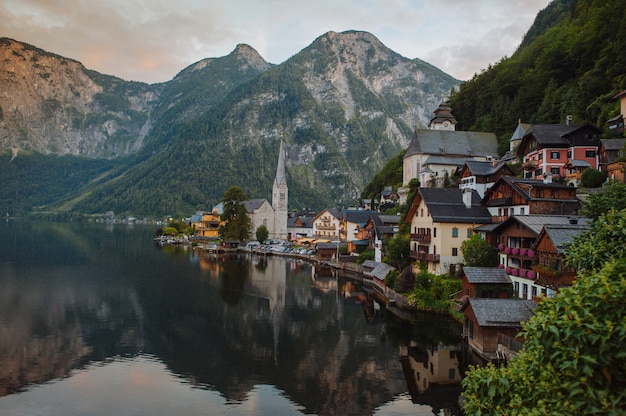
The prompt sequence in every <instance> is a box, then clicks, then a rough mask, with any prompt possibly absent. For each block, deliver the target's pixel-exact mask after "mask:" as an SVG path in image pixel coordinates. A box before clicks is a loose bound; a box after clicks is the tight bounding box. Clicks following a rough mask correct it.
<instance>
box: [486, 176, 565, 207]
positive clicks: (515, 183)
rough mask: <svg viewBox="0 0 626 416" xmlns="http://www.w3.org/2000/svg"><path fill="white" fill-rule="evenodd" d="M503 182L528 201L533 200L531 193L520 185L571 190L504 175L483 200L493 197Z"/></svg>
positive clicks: (555, 184) (553, 184)
mask: <svg viewBox="0 0 626 416" xmlns="http://www.w3.org/2000/svg"><path fill="white" fill-rule="evenodd" d="M501 182H506V183H507V184H508V185H509V186H510V187H511V188H512V189H513V191H514V192H516V193H517V194H519V195H521V196H522V197H523V198H525V199H526V200H529V199H531V197H530V195H529V194H528V192H529V191H528V190H527V189H523V188H522V187H521V186H519V185H527V188H554V189H564V188H571V187H570V186H567V185H563V184H559V183H553V182H550V183H546V182H544V181H543V180H541V179H526V178H517V177H514V176H508V175H504V176H501V177H500V178H498V180H497V181H496V183H495V184H494V185H493V186H492V187H491V188H489V189H487V191H486V192H485V195H484V196H483V199H484V200H485V201H486V200H487V199H488V197H489V195H491V194H492V193H493V192H494V191H495V190H497V189H498V187H499V186H500V183H501ZM533 199H547V198H536V197H535V198H533ZM566 201H573V199H572V200H569V199H568V200H566Z"/></svg>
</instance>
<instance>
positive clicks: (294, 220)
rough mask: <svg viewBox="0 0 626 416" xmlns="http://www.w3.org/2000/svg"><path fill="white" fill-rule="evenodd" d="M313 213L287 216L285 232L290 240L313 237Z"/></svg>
mask: <svg viewBox="0 0 626 416" xmlns="http://www.w3.org/2000/svg"><path fill="white" fill-rule="evenodd" d="M313 218H314V215H295V216H292V217H289V218H287V234H288V236H289V237H288V238H289V240H291V241H295V240H297V239H299V238H310V237H313Z"/></svg>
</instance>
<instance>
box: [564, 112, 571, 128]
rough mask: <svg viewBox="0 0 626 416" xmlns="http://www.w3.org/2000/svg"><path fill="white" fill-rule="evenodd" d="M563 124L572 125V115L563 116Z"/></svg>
mask: <svg viewBox="0 0 626 416" xmlns="http://www.w3.org/2000/svg"><path fill="white" fill-rule="evenodd" d="M565 125H566V126H567V127H572V115H571V114H568V115H566V116H565Z"/></svg>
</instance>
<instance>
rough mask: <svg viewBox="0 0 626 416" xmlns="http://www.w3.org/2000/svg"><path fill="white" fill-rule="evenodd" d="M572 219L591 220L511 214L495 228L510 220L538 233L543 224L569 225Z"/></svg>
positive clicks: (572, 217)
mask: <svg viewBox="0 0 626 416" xmlns="http://www.w3.org/2000/svg"><path fill="white" fill-rule="evenodd" d="M572 221H576V222H577V223H578V224H581V225H585V224H589V222H590V221H591V220H590V219H589V218H587V217H579V216H576V215H511V216H510V217H509V218H507V219H506V220H504V221H503V222H501V223H500V224H498V226H497V227H496V228H504V227H506V226H507V225H508V224H510V223H512V222H518V223H520V224H522V225H523V226H525V227H526V228H528V229H529V230H531V231H532V232H534V233H535V234H536V235H539V233H540V232H541V230H542V229H543V227H544V226H546V225H548V224H551V225H562V226H563V225H570V224H571V223H572Z"/></svg>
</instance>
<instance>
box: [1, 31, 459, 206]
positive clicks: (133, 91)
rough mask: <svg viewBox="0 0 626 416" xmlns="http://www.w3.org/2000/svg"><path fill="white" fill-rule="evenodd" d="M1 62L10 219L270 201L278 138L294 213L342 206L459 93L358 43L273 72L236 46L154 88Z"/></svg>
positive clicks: (24, 52) (27, 57) (22, 57)
mask: <svg viewBox="0 0 626 416" xmlns="http://www.w3.org/2000/svg"><path fill="white" fill-rule="evenodd" d="M0 56H2V58H3V65H2V69H1V72H0V90H2V91H4V90H5V88H9V87H10V88H12V89H11V91H12V93H11V94H7V95H5V96H4V97H0V111H1V112H0V132H1V134H2V139H1V140H2V141H0V146H1V148H0V152H1V153H0V167H2V169H1V170H0V181H2V183H3V184H5V186H4V187H3V189H2V190H0V192H1V196H2V201H7V202H0V205H1V206H0V209H2V210H3V211H7V212H15V211H18V212H19V211H22V212H24V211H30V210H35V211H38V212H55V213H58V212H65V213H72V212H81V213H103V212H106V211H114V212H116V213H120V214H121V213H128V214H133V215H142V216H160V215H165V214H183V215H188V214H189V213H191V212H193V211H195V210H197V209H203V208H204V209H206V208H210V207H211V206H212V205H213V204H215V203H217V202H219V200H220V199H221V197H222V195H223V193H224V191H225V190H226V189H227V188H229V187H230V186H233V185H238V186H241V187H242V189H243V190H244V192H246V193H247V194H248V196H249V197H251V198H256V197H269V195H270V194H271V184H272V180H273V177H274V172H275V169H276V160H277V154H278V147H279V145H280V141H281V140H282V141H283V142H284V143H285V148H286V150H287V160H286V161H287V176H288V183H289V190H290V208H291V209H298V208H305V207H306V208H322V207H325V206H334V205H342V204H348V203H351V202H352V201H354V200H355V199H356V198H358V195H359V192H360V190H361V189H362V188H363V186H364V185H365V184H366V183H367V181H368V180H369V179H370V178H371V177H372V176H373V175H374V174H375V173H376V172H377V171H378V170H379V169H380V168H381V167H382V166H383V165H384V164H385V163H386V162H387V160H388V159H390V158H391V157H392V156H394V155H396V154H397V153H398V152H399V151H400V150H401V149H403V148H405V147H406V146H407V145H408V142H409V140H410V137H411V133H412V130H413V129H414V128H415V127H416V126H418V125H421V126H423V125H426V124H427V123H428V120H429V118H430V115H431V113H432V111H433V109H434V108H436V107H437V106H438V105H439V103H440V102H441V101H442V100H444V99H445V98H446V97H447V95H448V94H449V92H450V91H451V90H452V89H453V88H455V87H456V86H457V85H458V84H459V81H458V80H455V79H454V78H452V77H450V76H449V75H447V74H445V73H443V72H442V71H440V70H438V69H437V68H435V67H433V66H432V65H429V64H428V63H426V62H423V61H421V60H419V59H413V60H411V59H407V58H405V57H402V56H401V55H399V54H397V53H395V52H393V51H391V50H390V49H388V48H387V47H385V46H384V45H383V44H382V43H381V42H380V41H379V40H378V39H376V37H374V36H373V35H371V34H369V33H366V32H356V31H349V32H343V33H335V32H329V33H326V34H324V35H322V36H320V37H319V38H318V39H316V40H315V41H314V42H313V43H312V44H311V45H309V46H308V47H307V48H305V49H303V50H302V51H300V52H299V53H298V54H296V55H294V56H293V57H291V58H290V59H289V60H287V61H286V62H284V63H282V64H280V65H271V64H268V63H267V62H265V61H264V60H263V58H262V57H260V56H259V54H258V53H257V52H256V51H255V50H254V49H253V48H251V47H250V46H247V45H238V46H237V47H236V49H235V50H234V51H233V52H232V53H231V54H229V55H228V56H225V57H221V58H209V59H204V60H202V61H200V62H197V63H195V64H193V65H191V66H189V67H188V68H185V69H184V70H182V71H181V72H180V73H179V74H178V75H177V76H176V77H175V78H174V79H172V80H171V81H168V82H166V83H162V84H154V85H148V84H143V83H133V82H126V81H123V80H120V79H119V78H115V77H111V76H106V75H102V74H98V73H96V72H95V71H90V70H87V69H85V68H84V67H83V66H82V65H81V64H80V63H78V62H76V61H73V60H70V59H66V58H62V57H59V56H56V55H53V54H50V53H47V52H45V51H41V50H39V49H37V48H35V47H32V46H30V45H26V44H23V43H20V42H16V41H13V40H10V39H2V40H1V41H0ZM18 97H19V98H18ZM60 155H64V156H63V157H59V156H60ZM57 166H58V167H59V169H56V167H57ZM38 171H39V172H40V173H41V172H45V175H43V176H42V175H39V174H38V173H37V172H38ZM63 172H64V173H63ZM9 201H10V202H9Z"/></svg>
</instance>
